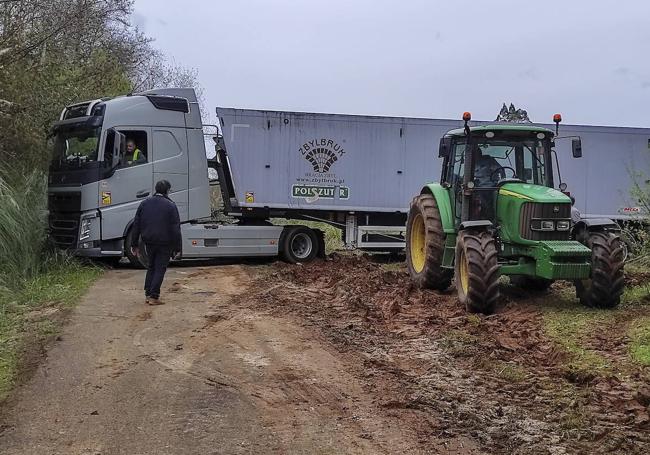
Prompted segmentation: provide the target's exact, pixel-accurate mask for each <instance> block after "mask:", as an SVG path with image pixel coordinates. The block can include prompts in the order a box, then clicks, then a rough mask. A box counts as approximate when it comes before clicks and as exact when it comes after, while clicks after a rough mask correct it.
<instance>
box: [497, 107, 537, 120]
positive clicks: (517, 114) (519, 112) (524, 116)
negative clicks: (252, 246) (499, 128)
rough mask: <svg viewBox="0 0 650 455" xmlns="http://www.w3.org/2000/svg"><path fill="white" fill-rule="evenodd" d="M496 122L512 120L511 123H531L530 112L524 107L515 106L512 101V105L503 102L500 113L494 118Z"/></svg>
mask: <svg viewBox="0 0 650 455" xmlns="http://www.w3.org/2000/svg"><path fill="white" fill-rule="evenodd" d="M494 121H495V122H511V123H530V119H529V118H528V112H526V111H525V110H523V109H517V108H515V105H514V104H512V103H510V107H506V103H503V106H502V107H501V111H499V115H497V118H496V119H494Z"/></svg>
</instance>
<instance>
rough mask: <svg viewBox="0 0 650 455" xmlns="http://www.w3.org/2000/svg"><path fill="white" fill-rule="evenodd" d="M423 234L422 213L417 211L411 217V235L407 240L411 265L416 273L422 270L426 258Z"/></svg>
mask: <svg viewBox="0 0 650 455" xmlns="http://www.w3.org/2000/svg"><path fill="white" fill-rule="evenodd" d="M425 235H426V234H425V231H424V219H423V218H422V215H421V214H420V213H418V214H417V215H415V218H414V219H413V224H411V237H410V242H409V243H410V245H409V246H410V250H411V265H412V266H413V269H414V270H415V271H416V272H417V273H420V272H421V271H422V270H424V262H425V260H426V253H425V252H424V247H425V243H426V242H425Z"/></svg>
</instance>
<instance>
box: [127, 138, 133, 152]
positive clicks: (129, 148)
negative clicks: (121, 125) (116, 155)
mask: <svg viewBox="0 0 650 455" xmlns="http://www.w3.org/2000/svg"><path fill="white" fill-rule="evenodd" d="M126 151H127V152H128V153H133V152H134V151H135V141H134V140H133V139H127V140H126Z"/></svg>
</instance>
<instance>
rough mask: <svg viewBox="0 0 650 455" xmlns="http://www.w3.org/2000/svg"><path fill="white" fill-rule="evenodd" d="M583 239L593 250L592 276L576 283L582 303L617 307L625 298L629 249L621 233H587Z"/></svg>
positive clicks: (592, 305)
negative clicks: (627, 249)
mask: <svg viewBox="0 0 650 455" xmlns="http://www.w3.org/2000/svg"><path fill="white" fill-rule="evenodd" d="M580 237H581V238H579V240H580V241H581V242H582V243H583V244H584V245H586V246H588V247H589V248H590V249H591V277H590V278H589V279H586V280H579V281H576V282H575V286H576V293H577V295H578V298H579V299H580V302H581V303H582V304H583V305H585V306H588V307H594V308H614V307H615V306H617V305H618V304H619V303H620V301H621V294H623V285H624V281H625V277H624V276H623V265H624V264H625V249H624V246H623V241H622V240H621V237H620V235H618V234H613V233H609V232H585V233H584V234H583V235H582V236H580Z"/></svg>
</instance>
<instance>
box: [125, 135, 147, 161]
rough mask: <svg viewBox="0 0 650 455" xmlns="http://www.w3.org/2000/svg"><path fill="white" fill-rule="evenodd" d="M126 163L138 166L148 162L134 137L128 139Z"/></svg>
mask: <svg viewBox="0 0 650 455" xmlns="http://www.w3.org/2000/svg"><path fill="white" fill-rule="evenodd" d="M125 158H126V165H127V166H136V165H138V164H144V163H146V162H147V157H146V155H145V154H144V153H142V151H141V150H140V149H139V148H138V147H137V146H136V145H135V141H134V140H133V139H127V140H126V157H125Z"/></svg>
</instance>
